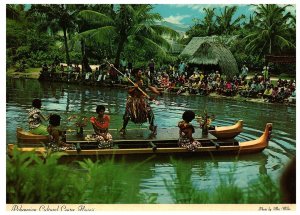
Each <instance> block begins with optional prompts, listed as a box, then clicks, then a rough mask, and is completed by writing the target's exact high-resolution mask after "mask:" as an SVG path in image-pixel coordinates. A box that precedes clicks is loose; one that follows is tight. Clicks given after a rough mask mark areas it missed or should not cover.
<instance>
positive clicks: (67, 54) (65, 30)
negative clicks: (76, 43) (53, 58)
mask: <svg viewBox="0 0 300 215" xmlns="http://www.w3.org/2000/svg"><path fill="white" fill-rule="evenodd" d="M63 32H64V43H65V50H66V61H67V64H68V65H70V56H69V47H68V39H67V29H66V27H65V26H63Z"/></svg>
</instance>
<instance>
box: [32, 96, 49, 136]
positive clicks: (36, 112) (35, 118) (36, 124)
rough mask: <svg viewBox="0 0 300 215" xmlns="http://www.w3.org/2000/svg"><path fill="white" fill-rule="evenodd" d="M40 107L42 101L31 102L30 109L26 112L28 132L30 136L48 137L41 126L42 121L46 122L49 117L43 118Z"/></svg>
mask: <svg viewBox="0 0 300 215" xmlns="http://www.w3.org/2000/svg"><path fill="white" fill-rule="evenodd" d="M41 107H42V101H41V100H40V99H34V100H33V101H32V108H30V109H29V111H28V124H29V130H30V133H32V134H38V135H48V131H47V127H46V126H45V125H43V124H42V121H46V120H47V119H48V118H49V117H45V116H43V114H42V112H41ZM46 118H47V119H46Z"/></svg>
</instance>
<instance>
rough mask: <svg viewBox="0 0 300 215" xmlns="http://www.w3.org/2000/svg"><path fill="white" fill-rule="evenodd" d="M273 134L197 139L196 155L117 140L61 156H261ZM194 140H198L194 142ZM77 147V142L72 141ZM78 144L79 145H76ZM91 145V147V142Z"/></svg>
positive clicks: (169, 144) (173, 146)
mask: <svg viewBox="0 0 300 215" xmlns="http://www.w3.org/2000/svg"><path fill="white" fill-rule="evenodd" d="M271 131H272V123H267V124H266V127H265V130H264V132H263V134H262V135H261V136H260V137H259V138H258V139H255V140H250V141H246V142H238V141H236V140H234V139H231V140H218V139H209V138H201V139H198V140H199V141H200V142H201V144H202V147H200V148H198V149H197V150H196V151H195V152H190V151H188V150H187V149H186V148H183V147H178V145H177V142H176V141H173V140H157V141H155V140H150V139H149V140H129V139H124V140H121V139H120V140H116V141H115V142H114V143H115V148H112V149H99V148H95V147H94V148H88V147H87V148H84V146H85V145H88V144H87V142H81V148H80V149H77V150H65V151H63V152H64V155H63V156H69V157H73V156H75V157H76V158H80V157H86V156H89V157H90V156H92V157H98V156H101V155H132V154H179V153H190V154H196V153H222V154H247V153H254V152H260V151H262V150H264V149H265V148H266V147H267V146H268V141H269V138H270V134H271ZM196 139H197V138H196ZM74 143H76V141H74ZM77 143H79V141H77ZM88 143H90V145H89V146H92V144H93V143H94V142H88ZM14 148H17V149H18V150H19V151H21V152H24V153H25V152H30V151H34V152H35V153H37V154H38V155H41V156H45V155H46V154H48V153H49V151H48V150H47V149H46V148H45V147H18V146H17V145H14V144H8V154H9V155H12V152H13V150H14Z"/></svg>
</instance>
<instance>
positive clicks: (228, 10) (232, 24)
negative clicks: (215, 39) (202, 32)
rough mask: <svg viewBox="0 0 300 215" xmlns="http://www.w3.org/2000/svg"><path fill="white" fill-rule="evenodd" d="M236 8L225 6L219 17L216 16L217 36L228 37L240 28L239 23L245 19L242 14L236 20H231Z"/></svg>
mask: <svg viewBox="0 0 300 215" xmlns="http://www.w3.org/2000/svg"><path fill="white" fill-rule="evenodd" d="M237 8H238V7H237V6H232V7H229V6H225V8H224V11H221V15H219V16H218V15H217V17H216V24H217V29H218V30H217V31H218V34H219V35H222V34H223V35H224V34H225V35H230V34H232V33H233V32H234V31H236V30H238V29H239V28H240V22H241V20H242V19H244V18H245V15H244V14H243V15H240V16H239V17H237V18H236V19H233V17H234V14H235V13H236V11H237Z"/></svg>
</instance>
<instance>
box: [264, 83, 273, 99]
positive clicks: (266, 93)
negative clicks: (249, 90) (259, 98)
mask: <svg viewBox="0 0 300 215" xmlns="http://www.w3.org/2000/svg"><path fill="white" fill-rule="evenodd" d="M272 91H273V90H272V88H271V85H268V86H267V89H265V91H264V94H263V98H264V99H265V101H269V100H270V99H271V97H272Z"/></svg>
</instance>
